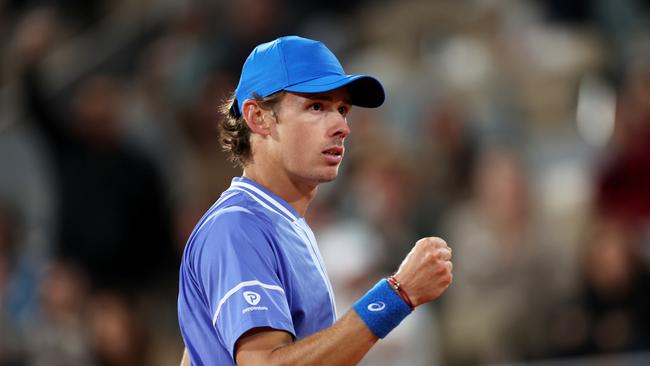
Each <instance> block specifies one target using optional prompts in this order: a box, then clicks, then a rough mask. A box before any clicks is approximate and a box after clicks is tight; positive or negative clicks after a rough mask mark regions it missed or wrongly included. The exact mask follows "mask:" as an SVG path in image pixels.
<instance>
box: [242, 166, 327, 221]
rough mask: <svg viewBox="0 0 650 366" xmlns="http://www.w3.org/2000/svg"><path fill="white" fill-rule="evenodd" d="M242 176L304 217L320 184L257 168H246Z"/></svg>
mask: <svg viewBox="0 0 650 366" xmlns="http://www.w3.org/2000/svg"><path fill="white" fill-rule="evenodd" d="M242 176H243V177H245V178H248V179H250V180H252V181H254V182H256V183H259V184H260V185H262V186H263V187H264V188H266V189H268V190H269V191H271V192H273V193H274V194H275V195H277V196H279V197H281V198H282V199H283V200H285V201H287V203H289V204H290V205H291V207H293V208H294V209H295V210H296V211H298V213H299V214H300V216H303V217H304V216H305V214H306V212H307V208H308V207H309V204H310V203H311V201H312V200H313V199H314V197H315V196H316V192H317V190H318V184H309V183H304V182H300V181H299V180H297V179H292V178H291V177H290V176H287V175H283V174H278V172H277V171H268V172H262V171H260V169H256V167H255V166H247V167H245V168H244V173H243V174H242Z"/></svg>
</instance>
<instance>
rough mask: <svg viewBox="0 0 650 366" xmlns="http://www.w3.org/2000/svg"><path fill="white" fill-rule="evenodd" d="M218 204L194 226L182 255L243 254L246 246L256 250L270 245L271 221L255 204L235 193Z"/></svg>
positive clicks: (224, 197)
mask: <svg viewBox="0 0 650 366" xmlns="http://www.w3.org/2000/svg"><path fill="white" fill-rule="evenodd" d="M227 193H228V192H227ZM220 201H221V202H220ZM220 201H218V202H217V203H216V204H215V205H214V206H213V207H212V208H210V209H209V210H208V211H207V212H206V214H205V215H204V216H203V218H201V220H200V221H199V222H198V223H197V225H196V227H195V228H194V231H193V232H192V234H191V235H190V238H189V240H188V243H187V247H186V249H185V251H186V252H190V253H191V254H196V253H200V252H203V251H204V250H206V249H209V250H210V252H213V253H214V252H215V251H216V252H224V251H225V252H233V251H237V252H243V251H246V248H247V247H255V250H256V251H259V250H264V247H265V246H266V247H268V246H269V245H271V244H272V242H273V241H274V234H273V233H274V232H275V231H276V230H275V229H274V222H273V221H272V220H271V219H270V218H269V217H268V216H267V214H266V213H265V212H264V211H263V209H260V207H259V206H258V205H257V204H256V203H255V202H251V199H250V198H248V197H246V195H245V194H242V193H239V192H236V193H234V194H230V195H229V196H228V195H224V196H222V198H221V199H220ZM264 243H267V245H264Z"/></svg>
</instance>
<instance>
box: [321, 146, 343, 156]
mask: <svg viewBox="0 0 650 366" xmlns="http://www.w3.org/2000/svg"><path fill="white" fill-rule="evenodd" d="M343 152H344V149H343V147H342V146H334V147H330V148H329V149H327V150H323V152H322V153H323V154H325V155H330V156H341V157H342V156H343Z"/></svg>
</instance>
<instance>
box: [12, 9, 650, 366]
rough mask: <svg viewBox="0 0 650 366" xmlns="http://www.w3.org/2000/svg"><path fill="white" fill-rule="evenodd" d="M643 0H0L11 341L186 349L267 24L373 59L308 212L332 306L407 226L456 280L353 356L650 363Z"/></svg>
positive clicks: (50, 361)
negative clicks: (339, 157)
mask: <svg viewBox="0 0 650 366" xmlns="http://www.w3.org/2000/svg"><path fill="white" fill-rule="evenodd" d="M649 15H650V2H648V1H647V0H646V1H643V0H617V1H607V0H594V1H587V0H579V1H559V0H519V1H516V0H488V1H483V0H475V1H446V0H445V1H427V0H405V1H390V0H376V1H372V0H366V1H343V0H330V1H326V2H325V1H313V0H306V1H297V0H233V1H208V0H179V1H171V0H139V1H126V0H121V1H106V0H87V1H79V0H50V1H37V0H1V1H0V366H20V365H67V366H75V365H80V366H81V365H83V366H85V365H88V366H95V365H97V366H103V365H106V366H108V365H111V366H130V365H145V366H146V365H176V364H178V362H179V360H180V356H181V353H182V350H183V344H182V339H181V337H180V333H179V331H178V325H177V320H176V292H177V283H178V279H177V277H178V265H179V261H180V256H181V253H182V250H183V247H184V245H185V241H186V239H187V237H188V235H189V233H190V232H191V230H192V228H193V226H194V224H195V223H196V222H197V220H198V219H199V218H200V216H201V215H202V214H203V212H204V211H205V210H206V209H207V208H208V207H210V206H211V204H212V203H213V202H214V201H215V200H216V198H217V197H218V195H219V194H220V192H221V191H222V190H224V189H225V188H226V187H227V186H228V185H229V183H230V178H231V177H233V176H237V175H239V174H240V171H239V170H237V169H235V168H234V167H233V166H231V164H229V163H228V161H227V160H226V157H225V155H224V153H222V152H221V151H220V150H219V147H218V139H217V135H216V124H217V120H216V119H217V118H218V117H217V109H218V106H219V104H220V103H221V102H222V101H223V100H224V99H225V98H226V97H227V96H228V93H229V92H231V91H232V90H233V88H234V86H235V85H236V82H237V78H238V75H239V72H240V68H241V65H242V63H243V60H244V59H245V57H246V56H247V54H248V53H249V52H250V50H251V49H252V48H253V47H254V46H255V45H257V44H258V43H261V42H265V41H269V40H272V39H274V38H276V37H277V36H280V35H287V34H299V35H302V36H305V37H310V38H315V39H318V40H322V41H323V42H325V43H326V44H327V45H328V46H329V47H330V48H331V49H332V50H333V51H334V52H335V53H336V54H337V55H338V56H339V58H340V59H341V61H342V63H343V65H344V66H345V67H346V70H347V71H348V72H349V73H359V72H360V73H369V74H372V75H375V76H377V77H378V78H379V79H380V80H382V82H383V83H384V86H385V88H386V90H387V101H386V103H385V104H384V106H382V107H381V108H379V109H378V110H363V109H361V108H358V109H355V110H354V111H353V112H352V115H351V116H350V118H349V122H350V124H351V129H352V134H351V135H350V137H349V141H348V142H347V145H346V147H347V151H348V153H347V154H346V161H345V162H344V164H343V166H342V171H341V174H340V177H339V179H337V181H336V182H333V183H329V184H325V185H323V186H322V187H320V192H319V195H318V197H317V199H316V201H315V202H314V203H313V204H312V206H311V208H310V211H309V213H308V221H309V222H310V224H311V226H312V227H313V228H314V230H315V232H316V236H317V238H318V240H319V245H320V248H321V251H322V253H323V256H324V258H325V261H326V263H327V264H328V271H329V275H330V277H331V278H332V281H333V285H334V288H335V292H336V295H337V302H338V307H339V313H342V312H343V311H345V310H346V309H347V308H348V307H349V306H350V305H351V304H352V303H353V302H354V301H355V300H356V299H357V298H358V297H359V296H360V295H362V294H363V293H364V292H365V291H366V289H367V288H369V287H370V286H371V285H372V284H373V283H374V282H375V281H376V280H377V278H379V277H380V276H385V275H387V274H389V273H391V272H393V271H395V270H396V269H397V267H398V266H399V261H400V260H401V258H403V257H404V256H405V254H406V253H407V252H408V251H409V250H410V247H411V246H412V245H413V243H414V242H415V241H416V240H417V239H418V238H420V237H423V236H441V237H443V238H444V239H446V240H447V242H448V243H449V245H450V246H451V247H452V248H453V249H454V273H455V277H454V284H453V285H452V287H451V288H450V289H449V291H448V292H447V293H446V294H445V296H444V297H443V298H442V299H440V300H439V301H437V302H436V303H435V304H430V305H426V306H424V307H422V308H421V309H418V310H417V311H416V312H415V313H414V314H413V315H412V316H411V317H410V318H408V319H407V320H406V321H405V322H404V324H403V325H402V326H400V327H399V328H398V329H397V330H396V331H395V332H394V333H393V334H391V336H389V337H388V338H387V339H385V340H383V341H381V342H380V343H379V344H378V346H377V347H375V348H374V349H373V350H372V351H371V352H370V354H369V355H368V357H367V359H366V360H365V361H364V365H377V366H382V365H451V366H456V365H458V366H463V365H478V364H497V363H498V364H503V363H515V362H530V361H535V360H559V359H565V360H574V359H575V360H577V359H582V360H585V359H587V360H590V359H592V357H599V356H603V355H606V356H620V357H623V355H627V356H630V355H632V356H635V357H638V358H637V359H639V360H641V361H640V363H639V364H646V363H650V353H649V352H650V311H649V310H648V309H650V16H649Z"/></svg>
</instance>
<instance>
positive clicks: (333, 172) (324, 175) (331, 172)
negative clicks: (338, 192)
mask: <svg viewBox="0 0 650 366" xmlns="http://www.w3.org/2000/svg"><path fill="white" fill-rule="evenodd" d="M338 175H339V169H338V167H336V168H334V169H328V170H327V171H324V172H321V173H320V174H318V175H317V177H316V180H317V181H318V183H327V182H331V181H333V180H335V179H336V177H338Z"/></svg>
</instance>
